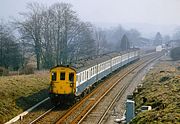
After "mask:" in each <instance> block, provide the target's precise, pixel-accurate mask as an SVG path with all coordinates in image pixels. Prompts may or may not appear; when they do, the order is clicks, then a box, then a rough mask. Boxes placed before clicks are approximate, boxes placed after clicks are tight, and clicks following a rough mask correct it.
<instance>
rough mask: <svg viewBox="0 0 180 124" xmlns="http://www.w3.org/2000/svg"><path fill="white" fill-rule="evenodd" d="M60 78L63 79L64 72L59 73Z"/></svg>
mask: <svg viewBox="0 0 180 124" xmlns="http://www.w3.org/2000/svg"><path fill="white" fill-rule="evenodd" d="M60 80H65V72H61V73H60Z"/></svg>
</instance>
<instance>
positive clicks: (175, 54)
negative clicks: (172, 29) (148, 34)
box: [170, 47, 180, 60]
mask: <svg viewBox="0 0 180 124" xmlns="http://www.w3.org/2000/svg"><path fill="white" fill-rule="evenodd" d="M170 56H171V58H172V59H173V60H180V47H176V48H174V49H172V50H171V53H170Z"/></svg>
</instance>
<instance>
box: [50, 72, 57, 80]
mask: <svg viewBox="0 0 180 124" xmlns="http://www.w3.org/2000/svg"><path fill="white" fill-rule="evenodd" d="M51 77H52V81H56V72H52V75H51Z"/></svg>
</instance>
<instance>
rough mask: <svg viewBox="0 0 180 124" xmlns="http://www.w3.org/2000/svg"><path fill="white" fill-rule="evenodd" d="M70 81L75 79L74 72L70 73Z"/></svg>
mask: <svg viewBox="0 0 180 124" xmlns="http://www.w3.org/2000/svg"><path fill="white" fill-rule="evenodd" d="M69 81H72V82H73V81H74V73H69Z"/></svg>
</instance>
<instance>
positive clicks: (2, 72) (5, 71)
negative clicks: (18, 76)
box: [0, 67, 9, 76]
mask: <svg viewBox="0 0 180 124" xmlns="http://www.w3.org/2000/svg"><path fill="white" fill-rule="evenodd" d="M8 74H9V71H8V69H6V68H4V67H0V76H7V75H8Z"/></svg>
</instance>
